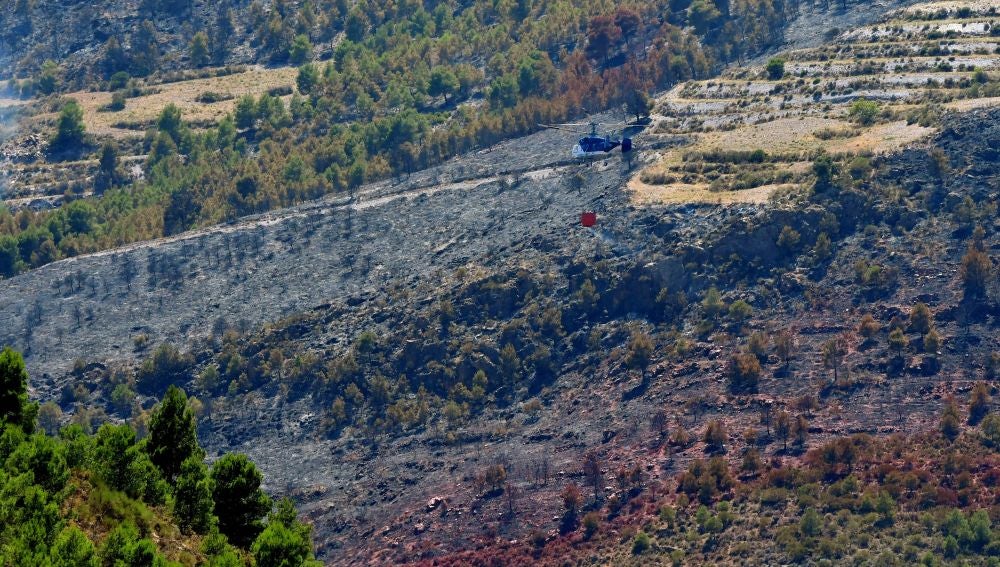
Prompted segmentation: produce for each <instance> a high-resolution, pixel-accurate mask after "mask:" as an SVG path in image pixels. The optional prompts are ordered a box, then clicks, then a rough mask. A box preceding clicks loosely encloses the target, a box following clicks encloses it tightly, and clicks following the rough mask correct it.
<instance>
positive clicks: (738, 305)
mask: <svg viewBox="0 0 1000 567" xmlns="http://www.w3.org/2000/svg"><path fill="white" fill-rule="evenodd" d="M751 315H753V307H750V304H749V303H747V302H746V301H743V300H742V299H737V300H736V301H734V302H733V304H732V305H730V306H729V318H730V319H732V320H733V321H734V322H736V324H738V325H739V324H742V323H743V322H744V321H746V320H747V319H749V318H750V316H751Z"/></svg>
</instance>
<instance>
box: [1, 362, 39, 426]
mask: <svg viewBox="0 0 1000 567" xmlns="http://www.w3.org/2000/svg"><path fill="white" fill-rule="evenodd" d="M37 412H38V405H37V404H34V403H32V402H30V401H28V370H27V369H26V368H25V366H24V358H23V357H22V356H21V353H19V352H17V351H15V350H14V349H12V348H10V347H5V348H4V349H3V351H2V352H0V423H10V424H13V425H17V426H19V427H20V428H21V429H23V430H24V431H25V432H27V433H31V432H32V431H34V429H35V415H36V413H37Z"/></svg>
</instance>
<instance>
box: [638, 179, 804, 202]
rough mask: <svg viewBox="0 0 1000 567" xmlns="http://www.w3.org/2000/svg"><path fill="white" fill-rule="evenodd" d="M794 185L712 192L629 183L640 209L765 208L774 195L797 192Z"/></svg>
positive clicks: (697, 187) (676, 185)
mask: <svg viewBox="0 0 1000 567" xmlns="http://www.w3.org/2000/svg"><path fill="white" fill-rule="evenodd" d="M794 187H795V185H794V184H783V185H762V186H760V187H754V188H753V189H743V190H740V191H712V190H710V189H709V186H708V184H707V183H698V184H685V183H673V184H670V185H650V184H648V183H644V182H643V181H642V180H641V179H639V176H638V175H636V176H634V177H633V178H632V179H631V180H630V181H629V182H628V190H629V192H630V193H631V195H632V201H633V202H635V203H636V204H639V205H677V204H684V203H704V204H713V205H737V204H758V205H760V204H765V203H767V202H768V198H769V197H770V196H771V194H772V193H774V192H775V191H777V190H779V189H788V188H794Z"/></svg>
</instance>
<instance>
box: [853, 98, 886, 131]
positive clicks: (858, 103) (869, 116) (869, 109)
mask: <svg viewBox="0 0 1000 567" xmlns="http://www.w3.org/2000/svg"><path fill="white" fill-rule="evenodd" d="M879 110H880V109H879V105H878V103H877V102H875V101H872V100H865V99H863V98H859V99H858V100H855V101H854V102H852V103H851V108H850V110H849V111H848V113H847V115H848V117H849V118H850V119H851V120H852V121H853V122H856V123H858V124H860V125H862V126H869V125H871V124H874V123H875V119H876V118H878V114H879Z"/></svg>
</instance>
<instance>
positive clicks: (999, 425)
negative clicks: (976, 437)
mask: <svg viewBox="0 0 1000 567" xmlns="http://www.w3.org/2000/svg"><path fill="white" fill-rule="evenodd" d="M979 431H980V433H981V434H982V436H983V443H984V444H985V445H986V446H988V447H993V448H994V449H997V448H1000V415H997V414H995V413H991V414H989V415H987V416H986V417H985V418H983V421H982V422H981V423H980V424H979Z"/></svg>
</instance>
